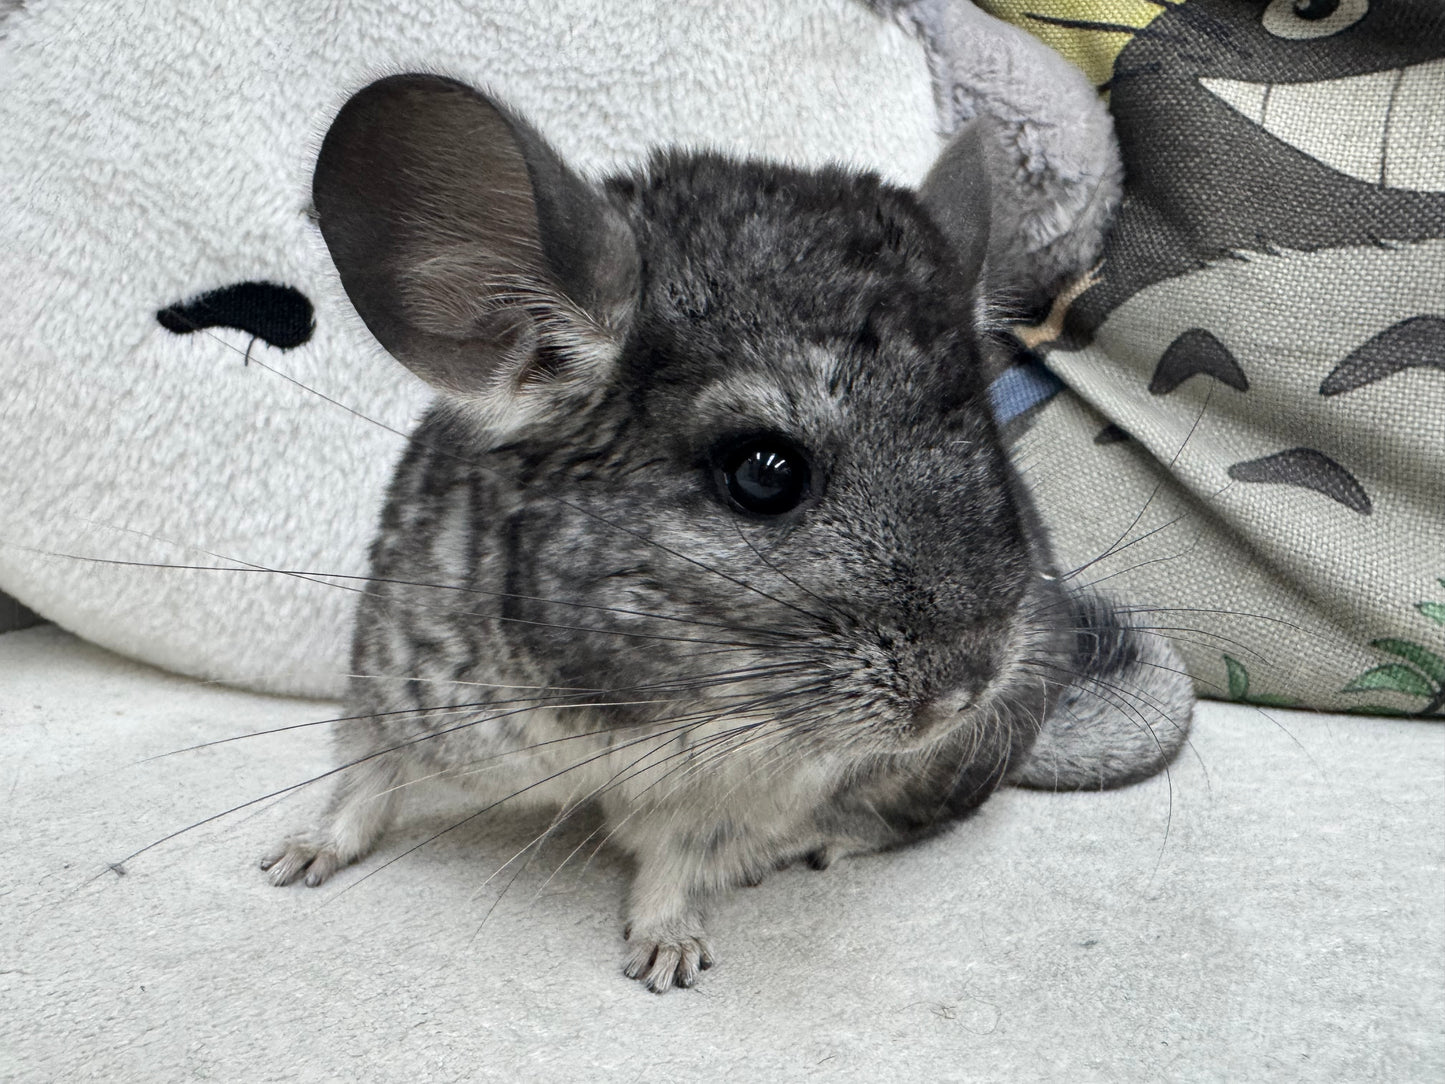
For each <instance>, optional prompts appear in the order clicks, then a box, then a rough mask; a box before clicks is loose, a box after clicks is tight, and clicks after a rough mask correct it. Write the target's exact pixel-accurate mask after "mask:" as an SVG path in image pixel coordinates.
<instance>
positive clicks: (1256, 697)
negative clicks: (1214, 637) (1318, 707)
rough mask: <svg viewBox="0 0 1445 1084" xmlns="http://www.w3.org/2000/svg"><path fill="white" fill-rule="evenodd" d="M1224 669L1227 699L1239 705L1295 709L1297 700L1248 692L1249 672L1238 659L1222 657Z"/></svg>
mask: <svg viewBox="0 0 1445 1084" xmlns="http://www.w3.org/2000/svg"><path fill="white" fill-rule="evenodd" d="M1221 658H1223V659H1224V669H1225V671H1226V672H1227V673H1228V674H1229V699H1231V700H1237V701H1239V702H1240V703H1241V704H1254V705H1256V706H1257V707H1261V708H1297V707H1299V701H1298V700H1291V699H1290V698H1289V697H1287V696H1274V695H1272V694H1270V693H1254V694H1252V695H1251V693H1250V691H1249V671H1248V670H1247V669H1245V666H1244V663H1242V662H1240V661H1239V660H1238V659H1235V658H1231V657H1230V656H1228V655H1223V656H1221Z"/></svg>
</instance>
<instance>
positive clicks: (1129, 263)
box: [980, 0, 1445, 716]
mask: <svg viewBox="0 0 1445 1084" xmlns="http://www.w3.org/2000/svg"><path fill="white" fill-rule="evenodd" d="M980 6H981V7H983V8H984V9H986V10H987V11H989V12H991V13H993V14H995V15H997V16H999V17H1000V18H1003V19H1005V20H1007V21H1010V22H1013V23H1015V24H1016V25H1019V26H1022V27H1025V28H1028V29H1030V30H1031V31H1033V32H1035V33H1037V34H1038V35H1039V36H1040V37H1041V38H1042V39H1044V40H1045V41H1047V42H1049V43H1050V44H1052V45H1054V46H1055V47H1056V48H1058V49H1059V50H1060V51H1061V52H1062V53H1064V55H1066V56H1068V57H1069V58H1070V59H1072V60H1074V61H1075V62H1076V63H1077V64H1079V66H1080V67H1082V68H1083V69H1084V70H1085V71H1086V73H1088V74H1089V75H1090V76H1091V78H1094V79H1095V80H1096V81H1097V82H1098V84H1099V85H1100V88H1101V90H1103V91H1105V92H1106V93H1108V95H1109V101H1110V108H1111V110H1112V112H1113V114H1114V117H1115V122H1116V125H1117V129H1118V135H1119V141H1120V145H1121V149H1122V153H1123V158H1124V164H1125V171H1126V182H1125V184H1126V187H1125V198H1124V203H1123V206H1122V209H1121V211H1120V214H1119V217H1118V219H1117V221H1116V224H1115V227H1114V231H1113V233H1112V235H1111V238H1110V240H1109V242H1108V246H1107V248H1106V250H1105V256H1104V258H1103V260H1102V261H1101V263H1100V265H1099V266H1098V267H1097V268H1096V269H1095V270H1094V272H1093V273H1092V275H1091V276H1090V277H1089V278H1088V279H1087V280H1086V281H1084V282H1082V283H1080V284H1078V288H1076V289H1075V290H1073V291H1070V292H1068V293H1066V294H1065V297H1064V298H1063V299H1061V300H1060V302H1059V304H1058V305H1057V306H1056V311H1055V313H1054V314H1053V319H1051V320H1050V321H1047V322H1045V323H1044V324H1043V325H1042V326H1040V327H1038V328H1028V329H1023V331H1022V333H1021V337H1023V338H1024V339H1025V341H1027V342H1029V343H1030V344H1032V345H1034V346H1035V347H1036V348H1037V349H1038V350H1039V351H1040V352H1041V353H1042V354H1043V355H1044V357H1045V359H1046V361H1047V363H1048V365H1049V367H1050V368H1051V369H1052V370H1053V371H1054V372H1055V373H1057V374H1058V376H1059V377H1061V378H1062V380H1063V381H1064V383H1065V384H1066V385H1067V386H1068V389H1069V391H1068V392H1066V393H1064V394H1061V395H1059V396H1057V397H1055V398H1054V399H1052V400H1051V401H1050V402H1049V403H1048V405H1046V406H1044V407H1042V408H1041V409H1039V410H1038V411H1037V413H1036V415H1035V421H1034V425H1033V428H1032V429H1031V431H1030V432H1029V433H1028V435H1027V436H1026V437H1025V438H1024V439H1025V444H1024V447H1023V449H1022V454H1023V460H1024V463H1025V465H1026V467H1027V469H1028V471H1029V473H1030V476H1031V478H1032V480H1033V483H1034V485H1035V487H1036V489H1037V491H1038V493H1039V495H1040V500H1041V502H1042V506H1043V509H1044V512H1045V516H1046V518H1047V520H1048V521H1049V526H1050V528H1051V530H1052V532H1053V534H1054V538H1055V540H1056V544H1057V548H1058V551H1059V556H1060V560H1061V563H1063V564H1064V565H1065V566H1066V567H1076V566H1078V567H1080V568H1081V571H1080V572H1079V573H1078V574H1077V576H1076V579H1077V580H1078V581H1080V582H1087V583H1096V584H1098V585H1099V586H1100V588H1101V589H1106V590H1110V591H1111V592H1112V593H1114V594H1116V595H1118V596H1120V597H1123V598H1127V599H1129V600H1130V601H1131V602H1136V603H1138V604H1139V605H1140V606H1141V607H1148V608H1149V609H1151V611H1152V613H1153V617H1154V619H1155V620H1154V622H1153V623H1154V624H1156V625H1158V626H1160V627H1162V628H1165V629H1167V630H1169V631H1170V633H1171V635H1173V636H1175V637H1176V639H1177V641H1178V643H1179V646H1180V648H1181V650H1182V651H1183V653H1184V654H1185V657H1186V660H1187V663H1188V666H1189V669H1190V672H1191V673H1192V674H1193V675H1194V677H1195V679H1196V682H1197V684H1198V686H1199V689H1200V692H1201V693H1203V694H1204V695H1211V696H1218V697H1227V698H1230V699H1239V700H1248V701H1252V702H1256V703H1261V704H1286V703H1289V704H1299V705H1308V706H1313V707H1319V708H1330V709H1336V710H1352V711H1377V712H1389V713H1403V712H1409V713H1423V714H1428V715H1436V716H1440V715H1445V5H1441V4H1440V3H1439V2H1438V0H1272V2H1269V3H1264V2H1260V0H1178V2H1163V0H983V2H981V3H980ZM1065 309H1066V311H1065ZM1101 555H1103V556H1101Z"/></svg>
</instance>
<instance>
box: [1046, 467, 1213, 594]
mask: <svg viewBox="0 0 1445 1084" xmlns="http://www.w3.org/2000/svg"><path fill="white" fill-rule="evenodd" d="M1159 484H1160V485H1163V483H1162V482H1161V483H1159ZM1158 488H1159V487H1158V486H1156V487H1155V492H1156V493H1157V492H1158ZM1151 499H1152V498H1151ZM1146 504H1147V502H1146ZM1143 515H1144V513H1143V511H1140V513H1139V517H1142V516H1143ZM1191 515H1193V513H1192V512H1181V513H1180V514H1179V515H1177V516H1175V517H1174V518H1173V519H1169V520H1165V521H1164V522H1163V523H1161V524H1159V525H1158V526H1157V527H1151V528H1149V530H1147V531H1145V532H1144V533H1143V534H1141V535H1138V536H1137V537H1135V538H1130V539H1129V541H1127V542H1125V541H1124V539H1125V538H1128V536H1129V532H1130V531H1132V530H1133V529H1134V528H1135V526H1137V525H1138V523H1139V517H1135V519H1134V522H1133V523H1131V524H1129V527H1128V529H1127V530H1125V532H1124V533H1123V534H1122V535H1120V536H1119V538H1117V539H1115V541H1114V542H1113V544H1111V545H1110V546H1108V547H1107V548H1106V549H1105V550H1104V551H1103V552H1102V553H1100V554H1099V555H1098V556H1097V557H1095V558H1093V559H1092V560H1089V561H1085V562H1084V563H1083V564H1081V565H1079V566H1078V567H1077V568H1074V569H1071V570H1069V571H1068V572H1065V573H1064V574H1063V576H1062V577H1061V578H1062V579H1064V580H1072V579H1073V578H1074V577H1075V576H1077V575H1079V574H1080V573H1081V572H1085V571H1087V570H1088V569H1091V568H1093V567H1094V566H1095V565H1097V564H1101V563H1102V562H1104V561H1106V560H1108V559H1110V558H1112V557H1117V556H1119V554H1121V553H1123V552H1124V551H1125V550H1127V549H1129V548H1130V547H1131V546H1137V545H1138V544H1139V543H1141V542H1147V541H1148V540H1149V539H1151V538H1153V537H1154V536H1155V535H1157V534H1160V533H1162V532H1163V531H1167V530H1168V529H1169V528H1170V527H1173V526H1175V525H1176V524H1178V523H1183V522H1184V521H1185V520H1187V519H1189V518H1190V516H1191ZM1171 559H1172V558H1171ZM1131 567H1136V566H1131ZM1094 582H1096V583H1097V582H1099V581H1097V580H1096V581H1094ZM1088 586H1090V585H1087V584H1086V585H1085V589H1087V587H1088Z"/></svg>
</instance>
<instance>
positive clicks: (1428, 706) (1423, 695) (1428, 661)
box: [1340, 577, 1445, 716]
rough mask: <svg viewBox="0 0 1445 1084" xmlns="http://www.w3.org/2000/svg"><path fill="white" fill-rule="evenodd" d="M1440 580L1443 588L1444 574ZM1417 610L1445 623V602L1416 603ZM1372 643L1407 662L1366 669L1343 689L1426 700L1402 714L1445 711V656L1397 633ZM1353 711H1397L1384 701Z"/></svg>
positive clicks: (1382, 713) (1427, 600)
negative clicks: (1396, 694)
mask: <svg viewBox="0 0 1445 1084" xmlns="http://www.w3.org/2000/svg"><path fill="white" fill-rule="evenodd" d="M1438 582H1439V584H1440V586H1441V587H1445V577H1442V578H1441V579H1440V580H1439V581H1438ZM1415 609H1417V610H1419V611H1420V613H1421V614H1422V615H1423V616H1424V617H1425V618H1426V619H1427V620H1429V621H1433V622H1434V623H1435V624H1436V625H1445V602H1439V601H1436V600H1434V599H1424V600H1422V601H1420V602H1417V603H1415ZM1370 646H1371V647H1373V648H1374V649H1375V650H1377V651H1383V652H1386V653H1387V654H1390V655H1394V656H1395V657H1396V658H1397V659H1404V660H1405V661H1404V662H1392V663H1386V664H1385V665H1384V666H1376V667H1373V668H1372V669H1369V670H1366V671H1365V672H1364V673H1363V674H1360V675H1359V676H1358V677H1357V678H1355V679H1354V680H1353V681H1351V682H1350V683H1349V684H1348V685H1346V686H1345V687H1344V688H1343V689H1341V690H1340V691H1341V692H1344V693H1363V692H1375V691H1384V692H1392V693H1400V694H1401V695H1402V696H1409V697H1417V698H1420V699H1423V700H1424V701H1425V703H1424V704H1423V705H1421V706H1420V707H1418V708H1417V709H1415V710H1414V711H1403V710H1402V711H1400V712H1399V713H1400V714H1407V715H1431V716H1435V715H1440V714H1441V713H1442V711H1445V655H1442V654H1440V653H1439V652H1438V651H1434V650H1431V649H1430V648H1428V647H1426V646H1425V645H1424V644H1419V643H1416V642H1415V641H1414V640H1404V639H1400V638H1398V637H1394V636H1385V637H1381V638H1380V639H1378V640H1371V641H1370ZM1352 710H1354V711H1360V712H1368V713H1370V714H1376V715H1384V714H1395V710H1394V709H1390V708H1389V706H1388V705H1384V704H1361V705H1360V706H1359V707H1357V708H1354V709H1352Z"/></svg>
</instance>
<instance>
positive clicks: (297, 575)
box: [47, 551, 786, 651]
mask: <svg viewBox="0 0 1445 1084" xmlns="http://www.w3.org/2000/svg"><path fill="white" fill-rule="evenodd" d="M47 552H49V551H47ZM49 555H50V556H52V557H63V558H65V559H67V560H72V561H83V562H88V563H95V564H107V565H121V566H130V567H141V568H168V569H177V570H186V571H191V572H244V573H262V574H265V573H269V574H271V575H276V576H289V577H291V578H293V579H298V580H302V581H303V582H306V583H315V584H319V585H321V586H323V587H335V588H336V589H337V590H339V591H352V592H354V593H356V594H366V589H365V588H364V587H352V586H349V585H347V584H342V583H333V582H331V580H332V579H334V578H339V577H340V574H339V573H331V572H321V573H309V572H300V571H295V570H291V569H281V568H266V567H264V566H260V565H250V564H248V563H247V562H241V561H238V563H240V564H242V565H245V566H246V567H242V568H236V567H234V566H230V565H186V564H172V563H169V562H164V561H121V560H116V559H114V558H106V557H83V556H80V555H79V554H73V553H59V552H49ZM224 559H225V560H236V559H235V558H224ZM348 578H355V579H358V580H363V581H365V580H370V577H367V576H356V577H348ZM371 582H378V583H385V582H388V581H386V580H371ZM418 586H422V587H426V586H430V585H426V584H419V585H418ZM499 593H500V592H499ZM543 601H546V600H543ZM557 605H565V603H557ZM417 608H418V609H424V610H428V611H430V612H433V613H445V614H453V615H456V616H458V617H480V618H483V619H485V620H488V621H501V622H506V623H508V624H515V625H530V626H532V627H534V628H544V629H556V630H558V631H560V632H588V633H602V634H604V635H607V636H623V637H629V638H633V639H638V640H666V641H671V642H674V643H682V644H708V645H711V646H714V647H739V648H768V649H769V650H774V651H777V650H782V649H784V648H785V647H786V645H777V644H759V643H753V642H752V641H748V640H708V639H704V638H702V637H695V636H664V635H663V634H661V633H656V632H636V631H633V630H631V629H608V628H597V627H593V626H589V625H563V624H560V623H558V622H555V621H536V620H533V619H531V618H526V617H509V616H506V615H504V614H492V613H480V612H478V611H476V610H458V609H453V608H451V607H446V606H427V605H418V606H417ZM770 635H776V634H775V633H770Z"/></svg>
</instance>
